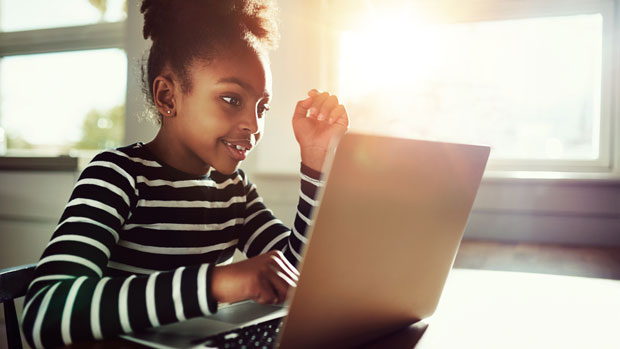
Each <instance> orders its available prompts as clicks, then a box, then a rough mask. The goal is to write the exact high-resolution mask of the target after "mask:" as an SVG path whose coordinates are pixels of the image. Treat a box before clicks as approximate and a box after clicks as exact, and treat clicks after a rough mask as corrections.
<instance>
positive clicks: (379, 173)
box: [123, 133, 490, 348]
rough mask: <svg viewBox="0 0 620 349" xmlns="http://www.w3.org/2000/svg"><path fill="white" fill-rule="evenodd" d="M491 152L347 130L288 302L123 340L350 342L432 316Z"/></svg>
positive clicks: (287, 344)
mask: <svg viewBox="0 0 620 349" xmlns="http://www.w3.org/2000/svg"><path fill="white" fill-rule="evenodd" d="M489 152H490V148H489V147H488V146H480V145H468V144H455V143H445V142H434V141H425V140H413V139H403V138H393V137H385V136H374V135H364V134H355V133H348V134H346V135H345V136H344V137H343V138H342V139H341V140H340V143H339V145H338V148H337V149H336V150H335V151H334V152H332V155H331V160H329V162H328V163H329V164H330V166H329V168H328V169H327V170H326V173H327V179H326V183H325V186H324V188H323V190H322V192H321V193H320V194H319V202H320V205H319V207H318V208H317V209H315V212H314V217H313V218H314V224H313V225H312V226H310V227H309V229H310V231H309V243H308V244H307V245H306V248H305V251H304V259H303V261H302V263H301V265H300V267H299V270H300V273H301V276H300V278H299V282H298V285H297V287H296V288H295V289H294V290H293V292H292V294H291V296H290V297H289V299H288V300H287V302H286V304H285V305H284V306H277V305H259V304H256V303H253V302H250V301H248V302H241V303H237V304H232V305H228V306H223V307H221V308H220V309H219V310H218V313H217V314H215V315H213V316H209V317H201V318H195V319H190V320H187V321H184V322H181V323H177V324H172V325H167V326H162V327H158V328H153V329H149V330H146V331H144V332H141V333H134V334H131V335H125V336H123V337H124V338H126V339H128V340H132V341H136V342H138V343H141V344H145V345H148V346H150V347H155V348H192V347H201V348H205V347H210V346H212V347H224V345H222V343H224V342H222V341H227V340H228V341H229V342H231V343H233V342H234V343H233V344H235V343H237V342H236V339H237V338H238V336H240V335H241V334H242V333H241V332H245V333H246V334H247V333H249V332H252V331H255V332H256V335H254V337H256V336H259V337H260V336H263V335H264V336H267V334H266V333H267V332H262V331H263V329H258V330H256V328H258V327H257V326H264V325H265V324H269V326H271V327H276V328H277V335H276V337H275V338H272V339H271V340H270V341H269V342H266V343H262V342H261V344H260V346H263V344H264V346H266V347H280V348H304V347H321V346H324V347H334V346H337V347H350V346H355V345H359V344H361V343H365V342H367V341H370V340H373V339H375V338H378V337H380V336H382V335H385V334H387V333H390V332H393V331H395V330H398V329H400V328H404V327H407V326H409V325H411V324H412V323H414V322H416V321H419V320H421V319H424V318H426V317H429V316H430V315H432V313H433V312H434V311H435V308H436V307H437V304H438V302H439V298H440V295H441V293H442V290H443V286H444V283H445V281H446V278H447V277H448V274H449V272H450V269H451V268H452V265H453V262H454V258H455V256H456V252H457V249H458V247H459V244H460V242H461V239H462V236H463V232H464V230H465V226H466V223H467V219H468V217H469V214H470V211H471V208H472V206H473V202H474V199H475V197H476V193H477V191H478V187H479V185H480V181H481V179H482V174H483V172H484V169H485V166H486V162H487V159H488V156H489ZM239 328H241V329H242V330H241V331H240V330H239ZM239 338H240V342H239V343H241V340H242V339H241V337H239ZM270 338H271V337H270ZM216 339H217V340H216ZM239 343H237V344H239ZM256 344H257V345H258V344H259V342H258V341H257V342H256ZM260 346H259V347H260Z"/></svg>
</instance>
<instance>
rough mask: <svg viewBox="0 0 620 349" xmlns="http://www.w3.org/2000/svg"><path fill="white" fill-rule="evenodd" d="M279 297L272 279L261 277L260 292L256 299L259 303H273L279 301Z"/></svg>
mask: <svg viewBox="0 0 620 349" xmlns="http://www.w3.org/2000/svg"><path fill="white" fill-rule="evenodd" d="M277 299H278V295H277V291H276V290H275V288H274V287H273V285H272V282H271V280H268V279H267V278H261V279H260V292H259V293H258V297H257V298H256V299H255V300H254V301H255V302H256V303H259V304H272V303H274V302H275V301H277Z"/></svg>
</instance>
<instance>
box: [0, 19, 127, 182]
mask: <svg viewBox="0 0 620 349" xmlns="http://www.w3.org/2000/svg"><path fill="white" fill-rule="evenodd" d="M126 26H127V19H125V20H123V21H119V22H100V23H94V24H87V25H79V26H70V27H57V28H45V29H34V30H24V31H12V32H0V60H1V59H2V58H4V57H9V56H17V55H30V54H41V53H51V52H72V51H83V50H96V49H106V48H118V49H122V50H123V51H125V53H127V50H126V44H125V42H126V38H125V35H126V34H125V33H126ZM0 118H2V115H0ZM67 158H68V157H67V155H59V156H45V155H41V154H37V153H33V154H32V156H11V151H10V150H9V151H8V152H7V154H5V155H0V170H16V169H19V168H24V169H29V170H41V171H47V170H50V169H51V170H58V169H61V170H65V171H71V170H77V168H78V165H77V164H78V161H77V160H75V161H68V160H67Z"/></svg>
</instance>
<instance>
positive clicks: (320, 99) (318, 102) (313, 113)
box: [308, 92, 329, 119]
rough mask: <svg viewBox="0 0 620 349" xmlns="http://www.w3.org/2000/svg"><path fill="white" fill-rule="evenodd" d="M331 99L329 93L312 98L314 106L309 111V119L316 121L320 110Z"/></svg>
mask: <svg viewBox="0 0 620 349" xmlns="http://www.w3.org/2000/svg"><path fill="white" fill-rule="evenodd" d="M328 97H329V93H327V92H323V93H319V94H317V95H315V96H313V97H312V106H310V110H309V111H308V117H310V118H313V119H316V118H317V116H318V115H319V110H321V107H322V106H323V103H324V102H325V100H327V98H328Z"/></svg>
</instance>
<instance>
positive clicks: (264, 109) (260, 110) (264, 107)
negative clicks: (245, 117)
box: [258, 104, 269, 116]
mask: <svg viewBox="0 0 620 349" xmlns="http://www.w3.org/2000/svg"><path fill="white" fill-rule="evenodd" d="M268 111H269V106H268V105H267V104H261V105H259V106H258V115H260V116H263V115H265V113H267V112H268Z"/></svg>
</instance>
